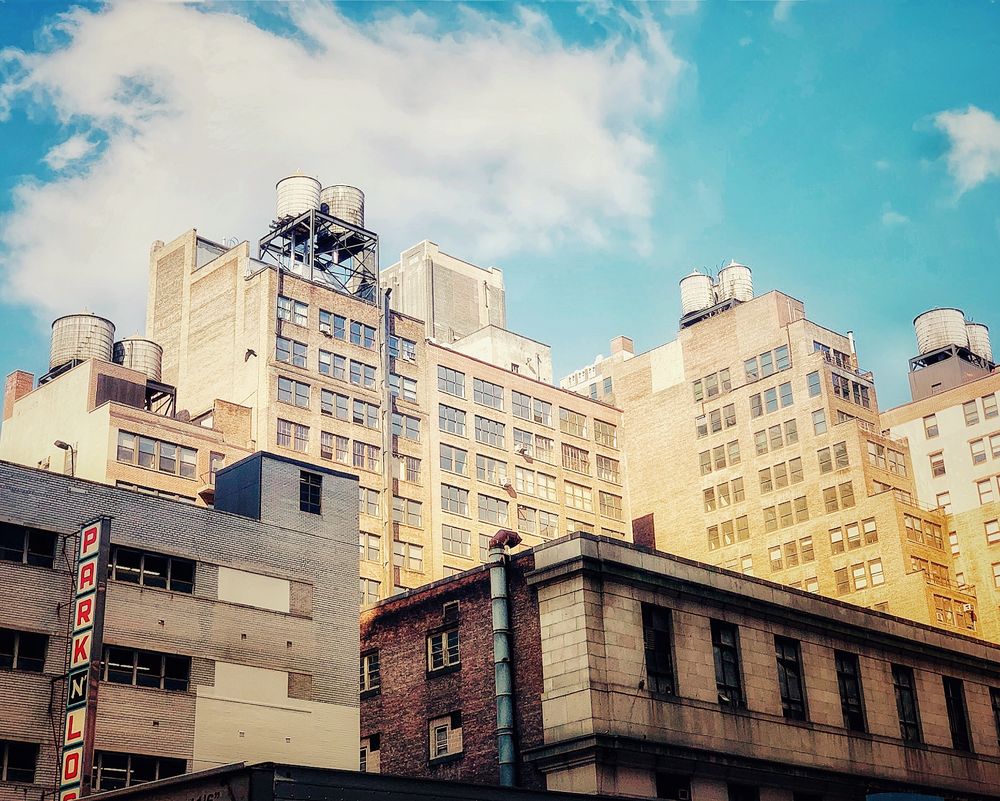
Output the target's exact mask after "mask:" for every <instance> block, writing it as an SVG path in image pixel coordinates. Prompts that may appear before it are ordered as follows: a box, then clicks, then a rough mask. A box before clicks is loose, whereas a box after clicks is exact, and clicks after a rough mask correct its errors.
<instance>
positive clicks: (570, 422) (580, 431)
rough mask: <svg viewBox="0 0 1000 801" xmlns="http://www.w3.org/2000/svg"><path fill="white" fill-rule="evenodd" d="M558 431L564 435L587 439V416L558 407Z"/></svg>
mask: <svg viewBox="0 0 1000 801" xmlns="http://www.w3.org/2000/svg"><path fill="white" fill-rule="evenodd" d="M559 430H560V431H562V432H563V433H564V434H572V435H573V436H575V437H583V438H584V439H586V438H587V416H586V415H585V414H579V413H578V412H574V411H570V410H569V409H563V408H562V407H561V406H560V407H559Z"/></svg>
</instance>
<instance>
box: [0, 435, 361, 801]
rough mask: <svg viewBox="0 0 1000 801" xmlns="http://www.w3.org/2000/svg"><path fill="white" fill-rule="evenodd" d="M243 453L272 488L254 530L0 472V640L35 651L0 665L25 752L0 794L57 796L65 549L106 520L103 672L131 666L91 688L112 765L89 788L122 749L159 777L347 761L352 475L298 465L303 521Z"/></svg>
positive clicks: (170, 505)
mask: <svg viewBox="0 0 1000 801" xmlns="http://www.w3.org/2000/svg"><path fill="white" fill-rule="evenodd" d="M254 459H255V460H256V463H257V470H258V471H259V473H260V475H261V476H263V481H264V484H265V485H266V486H267V487H268V488H269V490H268V492H267V493H266V494H265V496H264V500H263V503H262V506H261V508H262V510H263V511H262V515H261V517H263V521H261V520H258V519H251V518H248V517H245V516H241V515H234V514H229V513H226V512H222V511H215V510H212V509H205V508H200V507H195V506H192V505H189V504H185V503H179V502H176V501H169V500H164V499H161V498H156V497H148V496H146V495H142V494H139V493H136V492H131V491H125V490H121V489H117V488H115V487H109V486H105V485H103V484H98V483H92V482H88V481H84V480H81V479H72V478H69V477H66V476H62V475H57V474H54V473H51V472H47V471H43V470H37V469H29V468H25V467H21V466H17V465H13V464H11V463H8V462H0V538H2V540H0V546H2V547H0V582H2V584H3V586H4V588H5V590H4V596H5V598H6V599H7V603H6V604H5V605H4V608H3V609H2V610H0V629H3V630H4V632H3V637H4V643H5V645H6V644H7V642H8V639H9V638H11V637H14V638H18V639H19V641H20V642H27V641H29V640H31V641H33V642H35V643H39V642H40V643H41V645H40V647H41V650H42V653H43V655H44V662H43V664H40V665H33V664H31V663H30V662H21V661H11V662H10V663H9V664H6V665H5V668H4V669H0V708H2V710H3V711H2V713H0V741H5V742H6V743H10V742H14V743H26V744H28V750H29V751H32V753H33V754H34V759H33V763H34V764H32V765H31V766H30V769H31V778H32V780H31V781H27V782H21V783H0V799H4V800H5V801H25V799H28V801H32V800H33V799H41V798H43V797H48V796H50V795H51V793H52V789H53V787H54V785H55V779H56V765H57V758H56V751H55V748H54V744H53V732H54V731H58V730H59V729H60V727H61V725H62V714H63V713H62V708H63V706H62V705H63V704H64V703H65V702H64V701H63V693H64V685H63V679H62V677H64V676H65V673H66V658H67V640H66V632H67V625H68V620H67V615H68V609H69V604H68V601H69V599H70V596H71V591H72V569H73V565H72V556H71V554H72V553H73V552H74V548H75V547H76V546H75V545H74V541H75V537H76V535H77V532H78V531H79V529H80V527H81V526H82V525H83V524H85V523H86V522H88V521H89V520H92V519H93V518H95V517H98V516H102V515H105V516H109V517H110V518H111V524H110V525H111V546H112V569H111V573H110V580H109V582H108V590H107V609H106V615H105V630H104V643H105V647H106V649H109V650H106V651H105V654H106V655H107V658H106V662H107V663H108V664H109V665H110V666H118V665H121V664H122V663H123V660H125V661H128V660H133V662H130V664H135V660H138V662H137V663H138V665H139V667H138V668H137V671H138V672H137V673H132V672H131V670H132V668H131V667H130V668H129V669H128V671H127V672H129V675H130V676H131V678H128V679H127V680H123V678H122V675H121V670H120V669H119V668H117V667H115V670H116V671H117V673H116V675H117V677H118V678H117V679H116V680H113V681H111V680H103V681H102V682H101V683H100V686H99V695H98V713H97V730H96V743H95V748H96V751H97V752H99V753H100V754H109V755H110V756H107V757H103V756H102V757H100V758H99V760H98V764H99V765H101V766H102V767H101V769H100V770H99V771H98V782H99V784H100V783H101V782H104V784H103V786H104V787H105V788H107V787H109V786H112V784H111V783H113V782H115V781H117V780H118V779H116V776H118V777H119V778H120V776H121V775H123V774H116V773H115V771H114V770H113V768H112V762H116V763H117V762H121V761H122V760H124V759H126V758H128V757H127V755H137V756H134V757H133V760H136V759H138V760H141V761H142V763H143V765H145V767H146V768H147V769H148V768H149V767H150V766H151V765H157V766H158V768H157V769H158V770H159V771H160V773H161V775H166V773H170V772H176V771H181V772H183V771H184V770H200V769H204V768H209V767H215V766H218V765H221V764H229V763H232V762H236V761H243V760H247V761H258V760H285V761H294V762H296V763H304V764H312V765H316V766H322V767H339V768H354V767H356V764H357V750H356V749H357V746H356V744H357V735H358V698H357V672H356V670H357V658H358V656H357V655H358V635H357V617H356V607H355V595H354V592H355V590H354V580H355V576H356V575H357V546H356V530H357V511H356V506H355V497H356V493H357V481H356V479H355V478H354V477H353V476H350V475H346V474H338V473H335V472H333V471H323V470H318V469H317V468H315V467H309V468H308V469H309V471H310V472H311V473H314V474H316V475H319V476H321V479H320V483H321V489H320V497H321V505H322V509H321V512H320V513H319V514H311V513H306V512H303V511H300V510H299V508H298V505H297V504H298V499H299V493H300V486H299V485H300V472H301V469H300V467H299V466H297V465H291V464H289V463H288V462H286V461H283V460H280V459H276V458H274V457H271V456H268V455H266V454H264V455H257V456H256V457H254ZM232 469H234V468H230V470H232ZM226 477H227V471H225V470H224V471H223V472H221V473H220V476H219V484H220V488H219V495H220V501H222V502H225V495H226V493H227V492H229V491H230V490H229V489H228V488H227V487H226V486H225V485H226ZM279 497H281V498H285V497H291V498H293V499H295V505H293V506H291V507H289V506H288V505H285V504H279V503H276V502H275V500H276V499H277V498H279ZM316 520H322V521H323V525H322V526H321V527H319V528H318V529H316V527H315V521H316ZM311 528H312V529H315V530H310V529H311ZM26 538H27V539H26ZM25 543H27V548H25ZM139 560H141V562H140V561H139ZM39 637H40V638H41V639H39ZM136 654H137V656H136ZM22 656H23V652H22ZM164 657H166V658H167V661H168V662H169V663H170V664H171V665H173V667H169V666H168V667H166V668H164V667H163V663H162V662H161V661H160V660H161V659H162V658H164ZM149 660H153V661H155V664H156V665H157V666H159V667H156V668H152V669H148V664H147V663H148V662H149ZM108 669H109V670H110V669H111V668H110V667H109V668H108ZM147 669H148V671H147ZM157 670H159V671H160V672H161V673H162V674H163V675H164V676H168V677H169V678H172V679H174V680H175V681H174V683H173V686H168V684H167V683H166V680H165V679H164V681H163V682H160V678H159V677H158V675H157V672H156V671H157ZM164 671H165V672H164ZM106 675H108V677H110V674H106ZM137 676H139V677H141V678H136V677H137ZM158 682H160V683H158ZM153 684H157V686H155V687H154V686H153ZM101 760H107V761H106V762H101ZM102 770H103V771H104V772H103V773H102V772H101V771H102ZM133 771H134V772H135V773H136V774H137V775H138V774H139V773H140V771H139V770H138V769H137V768H136V767H135V766H133ZM143 775H144V776H145V778H149V775H148V774H143ZM102 777H103V778H102Z"/></svg>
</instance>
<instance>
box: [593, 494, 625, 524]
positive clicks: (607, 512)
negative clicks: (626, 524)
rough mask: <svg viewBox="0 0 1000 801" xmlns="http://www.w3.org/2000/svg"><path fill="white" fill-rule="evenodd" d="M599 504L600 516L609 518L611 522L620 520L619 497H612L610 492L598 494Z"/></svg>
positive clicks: (620, 505) (620, 507)
mask: <svg viewBox="0 0 1000 801" xmlns="http://www.w3.org/2000/svg"><path fill="white" fill-rule="evenodd" d="M598 495H599V498H600V503H601V514H602V515H603V516H604V517H610V518H611V519H612V520H621V519H622V499H621V496H620V495H612V494H611V493H610V492H600V493H598Z"/></svg>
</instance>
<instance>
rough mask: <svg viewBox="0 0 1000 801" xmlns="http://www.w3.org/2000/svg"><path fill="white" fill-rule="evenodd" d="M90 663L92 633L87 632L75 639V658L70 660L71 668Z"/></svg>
mask: <svg viewBox="0 0 1000 801" xmlns="http://www.w3.org/2000/svg"><path fill="white" fill-rule="evenodd" d="M89 661H90V632H89V631H85V632H84V633H83V634H77V635H76V636H75V637H74V638H73V658H72V659H71V660H70V666H71V667H76V666H77V665H82V664H83V663H84V662H89Z"/></svg>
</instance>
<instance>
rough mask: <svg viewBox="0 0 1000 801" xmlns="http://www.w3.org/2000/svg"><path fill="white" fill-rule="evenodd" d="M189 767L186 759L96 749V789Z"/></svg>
mask: <svg viewBox="0 0 1000 801" xmlns="http://www.w3.org/2000/svg"><path fill="white" fill-rule="evenodd" d="M186 768H187V761H186V760H183V759H173V758H168V757H155V756H146V755H145V754H121V753H115V752H112V751H95V752H94V789H95V790H100V791H105V790H120V789H122V788H123V787H132V786H134V785H136V784H144V783H145V782H152V781H156V780H158V779H167V778H170V777H171V776H180V775H181V774H183V773H184V771H185V770H186Z"/></svg>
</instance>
